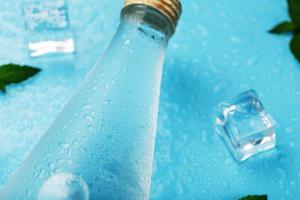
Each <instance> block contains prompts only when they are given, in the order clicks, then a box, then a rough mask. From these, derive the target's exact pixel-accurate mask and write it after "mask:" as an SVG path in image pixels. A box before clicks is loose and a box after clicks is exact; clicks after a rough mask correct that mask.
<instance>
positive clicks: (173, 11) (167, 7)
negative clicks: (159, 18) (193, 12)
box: [125, 0, 181, 27]
mask: <svg viewBox="0 0 300 200" xmlns="http://www.w3.org/2000/svg"><path fill="white" fill-rule="evenodd" d="M132 4H142V5H146V6H150V7H152V8H154V9H156V10H158V11H159V12H161V13H162V14H164V15H165V16H166V17H167V18H169V19H170V21H171V22H172V23H173V25H174V27H175V26H176V25H177V22H178V20H179V17H180V14H181V3H180V0H125V6H129V5H132Z"/></svg>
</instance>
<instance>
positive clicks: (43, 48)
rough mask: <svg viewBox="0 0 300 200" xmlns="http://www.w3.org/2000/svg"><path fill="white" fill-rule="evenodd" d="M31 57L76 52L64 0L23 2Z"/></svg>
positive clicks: (30, 0) (29, 0) (27, 0)
mask: <svg viewBox="0 0 300 200" xmlns="http://www.w3.org/2000/svg"><path fill="white" fill-rule="evenodd" d="M23 14H24V16H25V21H26V28H27V31H28V39H27V40H28V41H27V42H28V49H29V53H30V56H31V57H39V56H43V55H48V54H58V55H60V54H70V53H74V52H75V43H74V39H73V32H72V30H71V27H70V23H69V17H68V9H67V4H66V2H65V1H64V0H51V1H47V0H46V1H41V0H38V1H37V0H35V1H32V0H26V1H25V2H24V3H23Z"/></svg>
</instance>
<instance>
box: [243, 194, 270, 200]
mask: <svg viewBox="0 0 300 200" xmlns="http://www.w3.org/2000/svg"><path fill="white" fill-rule="evenodd" d="M239 200H268V196H267V195H254V196H246V197H243V198H241V199H239Z"/></svg>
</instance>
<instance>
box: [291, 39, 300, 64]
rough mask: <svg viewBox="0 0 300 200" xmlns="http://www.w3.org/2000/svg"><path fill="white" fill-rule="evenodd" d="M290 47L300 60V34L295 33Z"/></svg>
mask: <svg viewBox="0 0 300 200" xmlns="http://www.w3.org/2000/svg"><path fill="white" fill-rule="evenodd" d="M290 49H291V51H292V53H293V55H294V56H295V58H296V59H297V60H298V61H299V62H300V34H298V35H295V36H294V37H293V38H292V40H291V42H290Z"/></svg>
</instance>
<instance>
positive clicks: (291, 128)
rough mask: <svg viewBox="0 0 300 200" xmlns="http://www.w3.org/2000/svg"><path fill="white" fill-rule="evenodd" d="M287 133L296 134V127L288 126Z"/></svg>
mask: <svg viewBox="0 0 300 200" xmlns="http://www.w3.org/2000/svg"><path fill="white" fill-rule="evenodd" d="M285 131H286V132H287V133H294V132H295V128H294V127H291V126H288V127H286V128H285Z"/></svg>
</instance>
